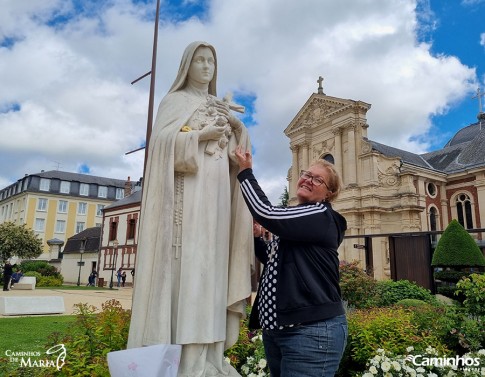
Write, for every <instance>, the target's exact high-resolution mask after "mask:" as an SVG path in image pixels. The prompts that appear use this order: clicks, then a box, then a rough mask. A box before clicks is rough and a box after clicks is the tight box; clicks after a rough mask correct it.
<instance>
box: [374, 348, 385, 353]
mask: <svg viewBox="0 0 485 377" xmlns="http://www.w3.org/2000/svg"><path fill="white" fill-rule="evenodd" d="M376 352H377V353H385V352H386V351H384V350H383V349H382V348H378V349H377V351H376Z"/></svg>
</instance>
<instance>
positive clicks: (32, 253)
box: [0, 222, 42, 261]
mask: <svg viewBox="0 0 485 377" xmlns="http://www.w3.org/2000/svg"><path fill="white" fill-rule="evenodd" d="M41 254H42V240H41V239H40V238H39V237H38V236H37V235H36V234H35V233H34V231H33V230H32V229H29V228H27V227H26V226H25V224H23V225H16V224H14V223H12V222H5V223H3V224H0V259H1V260H3V261H5V260H7V259H10V258H12V257H13V256H17V257H19V258H22V259H33V258H37V257H38V256H39V255H41Z"/></svg>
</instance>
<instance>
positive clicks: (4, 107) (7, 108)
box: [0, 102, 22, 114]
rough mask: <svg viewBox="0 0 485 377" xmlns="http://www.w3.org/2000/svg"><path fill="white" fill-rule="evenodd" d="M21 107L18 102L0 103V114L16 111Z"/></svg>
mask: <svg viewBox="0 0 485 377" xmlns="http://www.w3.org/2000/svg"><path fill="white" fill-rule="evenodd" d="M21 108H22V107H21V106H20V103H17V102H10V103H3V104H0V114H5V113H9V112H17V111H20V109H21Z"/></svg>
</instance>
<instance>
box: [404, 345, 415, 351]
mask: <svg viewBox="0 0 485 377" xmlns="http://www.w3.org/2000/svg"><path fill="white" fill-rule="evenodd" d="M406 351H408V352H411V351H414V347H413V346H409V347H408V348H406Z"/></svg>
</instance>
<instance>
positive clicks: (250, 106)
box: [233, 93, 256, 127]
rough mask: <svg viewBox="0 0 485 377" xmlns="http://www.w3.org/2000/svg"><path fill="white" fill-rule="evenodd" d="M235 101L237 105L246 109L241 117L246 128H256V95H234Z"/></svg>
mask: <svg viewBox="0 0 485 377" xmlns="http://www.w3.org/2000/svg"><path fill="white" fill-rule="evenodd" d="M233 100H234V102H235V103H237V104H239V105H242V106H244V107H245V108H246V111H245V112H244V114H240V115H239V119H241V121H242V122H243V123H244V124H245V126H246V127H251V126H255V125H256V121H255V120H254V119H253V114H254V103H255V102H256V95H255V94H254V93H234V98H233Z"/></svg>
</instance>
